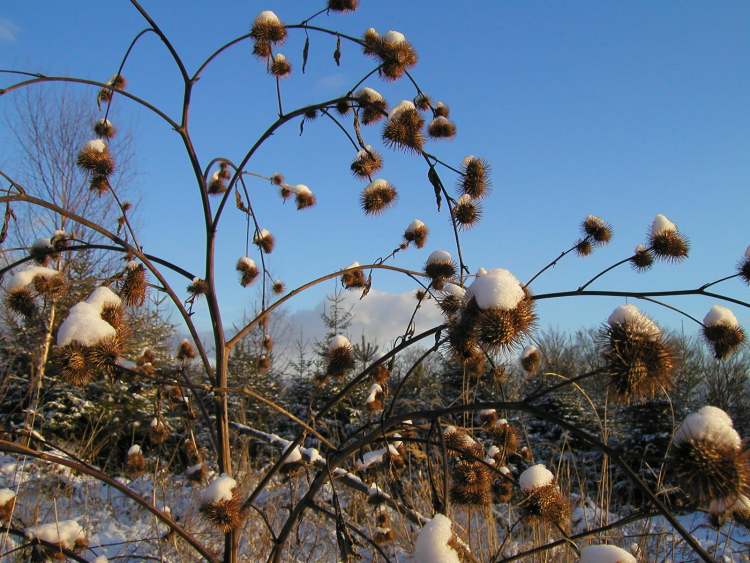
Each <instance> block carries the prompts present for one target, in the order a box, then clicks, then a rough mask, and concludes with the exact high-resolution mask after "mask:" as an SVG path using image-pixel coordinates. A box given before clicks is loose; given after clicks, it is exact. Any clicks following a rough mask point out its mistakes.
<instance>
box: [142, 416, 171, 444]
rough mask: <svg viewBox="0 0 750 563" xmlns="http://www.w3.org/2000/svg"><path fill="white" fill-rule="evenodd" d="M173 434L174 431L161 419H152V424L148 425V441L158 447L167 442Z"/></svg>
mask: <svg viewBox="0 0 750 563" xmlns="http://www.w3.org/2000/svg"><path fill="white" fill-rule="evenodd" d="M171 433H172V430H171V429H170V428H169V426H168V425H167V423H166V422H164V421H163V420H162V419H161V418H160V417H154V418H153V419H151V423H150V424H149V425H148V440H149V442H151V443H152V444H153V445H155V446H158V445H159V444H163V443H164V442H166V441H167V439H168V438H169V436H170V435H171Z"/></svg>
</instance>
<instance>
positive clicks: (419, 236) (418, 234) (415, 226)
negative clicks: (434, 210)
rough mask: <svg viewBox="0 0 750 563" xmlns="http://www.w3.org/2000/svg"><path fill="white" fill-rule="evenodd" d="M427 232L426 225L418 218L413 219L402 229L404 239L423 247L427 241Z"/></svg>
mask: <svg viewBox="0 0 750 563" xmlns="http://www.w3.org/2000/svg"><path fill="white" fill-rule="evenodd" d="M429 232H430V231H429V229H428V228H427V225H425V224H424V223H423V222H422V221H420V220H419V219H414V221H412V222H411V223H409V226H407V227H406V230H405V231H404V240H406V241H407V242H413V243H414V245H415V246H416V247H417V248H423V247H424V245H425V243H426V242H427V235H428V234H429Z"/></svg>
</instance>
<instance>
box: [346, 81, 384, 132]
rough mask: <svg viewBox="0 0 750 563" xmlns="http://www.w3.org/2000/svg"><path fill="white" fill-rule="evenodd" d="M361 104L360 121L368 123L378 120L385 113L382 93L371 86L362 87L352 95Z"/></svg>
mask: <svg viewBox="0 0 750 563" xmlns="http://www.w3.org/2000/svg"><path fill="white" fill-rule="evenodd" d="M354 97H355V98H357V101H359V105H360V106H362V123H364V124H365V125H369V124H371V123H375V122H376V121H380V120H381V119H382V118H383V117H385V115H386V109H387V108H388V105H387V104H386V101H385V98H383V95H382V94H381V93H380V92H378V91H377V90H374V89H373V88H367V87H365V88H362V89H361V90H358V91H357V93H356V94H355V95H354Z"/></svg>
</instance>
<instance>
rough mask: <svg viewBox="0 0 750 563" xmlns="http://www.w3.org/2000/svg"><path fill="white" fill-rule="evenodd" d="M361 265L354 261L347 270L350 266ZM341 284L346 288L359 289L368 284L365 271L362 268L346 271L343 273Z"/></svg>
mask: <svg viewBox="0 0 750 563" xmlns="http://www.w3.org/2000/svg"><path fill="white" fill-rule="evenodd" d="M357 267H359V262H352V263H351V264H350V265H348V266H347V267H346V269H347V270H349V269H350V268H357ZM341 285H343V286H344V287H345V288H346V289H359V288H362V287H365V285H367V280H366V279H365V273H364V271H362V270H351V271H350V272H344V273H343V274H341Z"/></svg>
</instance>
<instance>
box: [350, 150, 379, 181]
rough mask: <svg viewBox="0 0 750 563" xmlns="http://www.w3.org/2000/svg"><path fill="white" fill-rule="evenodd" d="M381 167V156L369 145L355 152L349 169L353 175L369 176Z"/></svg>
mask: <svg viewBox="0 0 750 563" xmlns="http://www.w3.org/2000/svg"><path fill="white" fill-rule="evenodd" d="M382 167H383V159H382V157H381V156H380V155H379V154H378V153H377V152H376V151H375V149H373V148H372V147H371V146H370V145H367V146H366V147H365V148H364V149H360V150H359V152H357V156H356V157H355V158H354V161H353V162H352V165H351V169H352V172H353V173H354V175H355V176H359V177H360V178H369V177H370V176H371V175H372V174H374V173H375V172H377V171H378V170H380V169H381V168H382Z"/></svg>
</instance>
